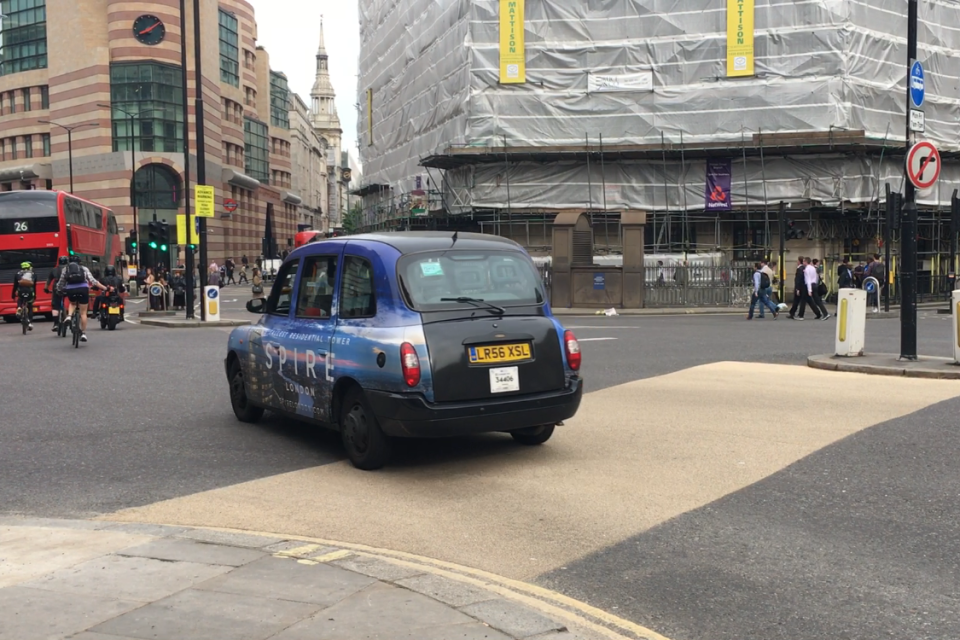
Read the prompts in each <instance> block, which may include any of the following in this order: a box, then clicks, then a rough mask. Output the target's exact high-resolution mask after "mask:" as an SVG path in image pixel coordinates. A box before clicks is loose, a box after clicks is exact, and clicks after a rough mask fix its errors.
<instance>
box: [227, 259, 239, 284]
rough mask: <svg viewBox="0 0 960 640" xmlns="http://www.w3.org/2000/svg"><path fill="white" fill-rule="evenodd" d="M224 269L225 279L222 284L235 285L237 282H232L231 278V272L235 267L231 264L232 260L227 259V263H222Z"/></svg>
mask: <svg viewBox="0 0 960 640" xmlns="http://www.w3.org/2000/svg"><path fill="white" fill-rule="evenodd" d="M224 267H225V268H226V275H227V279H226V281H225V282H224V284H231V283H233V284H237V281H236V280H234V278H233V272H234V270H235V269H236V267H237V265H236V264H235V263H234V262H233V259H232V258H227V261H226V262H225V263H224Z"/></svg>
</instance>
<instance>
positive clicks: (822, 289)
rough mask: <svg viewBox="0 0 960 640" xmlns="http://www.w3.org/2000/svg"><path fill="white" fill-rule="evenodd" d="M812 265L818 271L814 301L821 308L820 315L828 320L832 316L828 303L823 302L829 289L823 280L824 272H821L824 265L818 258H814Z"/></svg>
mask: <svg viewBox="0 0 960 640" xmlns="http://www.w3.org/2000/svg"><path fill="white" fill-rule="evenodd" d="M812 265H813V270H814V271H815V272H816V273H817V284H816V285H814V287H813V301H814V303H816V305H817V308H818V309H820V317H821V318H823V319H824V320H826V319H828V318H829V317H830V314H829V313H828V312H827V305H825V304H824V303H823V296H825V295H827V293H828V291H829V290H828V289H827V285H826V284H825V283H824V282H823V274H822V273H821V269H822V268H823V265H821V264H820V260H819V259H818V258H814V259H813V262H812Z"/></svg>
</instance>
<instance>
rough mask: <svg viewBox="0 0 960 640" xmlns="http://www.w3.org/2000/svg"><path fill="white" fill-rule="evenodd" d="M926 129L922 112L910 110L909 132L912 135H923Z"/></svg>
mask: <svg viewBox="0 0 960 640" xmlns="http://www.w3.org/2000/svg"><path fill="white" fill-rule="evenodd" d="M925 128H926V118H925V117H924V115H923V111H920V110H919V109H910V131H913V132H914V133H923V130H924V129H925Z"/></svg>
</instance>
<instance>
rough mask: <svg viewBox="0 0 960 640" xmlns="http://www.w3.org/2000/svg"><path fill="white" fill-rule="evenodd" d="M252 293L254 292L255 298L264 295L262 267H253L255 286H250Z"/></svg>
mask: <svg viewBox="0 0 960 640" xmlns="http://www.w3.org/2000/svg"><path fill="white" fill-rule="evenodd" d="M250 291H251V293H253V297H254V298H262V297H263V277H262V276H261V275H260V269H259V268H257V267H254V268H253V286H252V287H250Z"/></svg>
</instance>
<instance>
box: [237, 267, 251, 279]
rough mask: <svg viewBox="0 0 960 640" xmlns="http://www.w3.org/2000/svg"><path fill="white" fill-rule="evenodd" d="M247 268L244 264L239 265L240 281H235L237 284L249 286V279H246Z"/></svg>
mask: <svg viewBox="0 0 960 640" xmlns="http://www.w3.org/2000/svg"><path fill="white" fill-rule="evenodd" d="M247 268H248V267H247V265H246V264H242V265H240V280H238V281H237V284H243V283H244V282H246V283H247V284H250V279H249V278H248V277H247Z"/></svg>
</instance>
